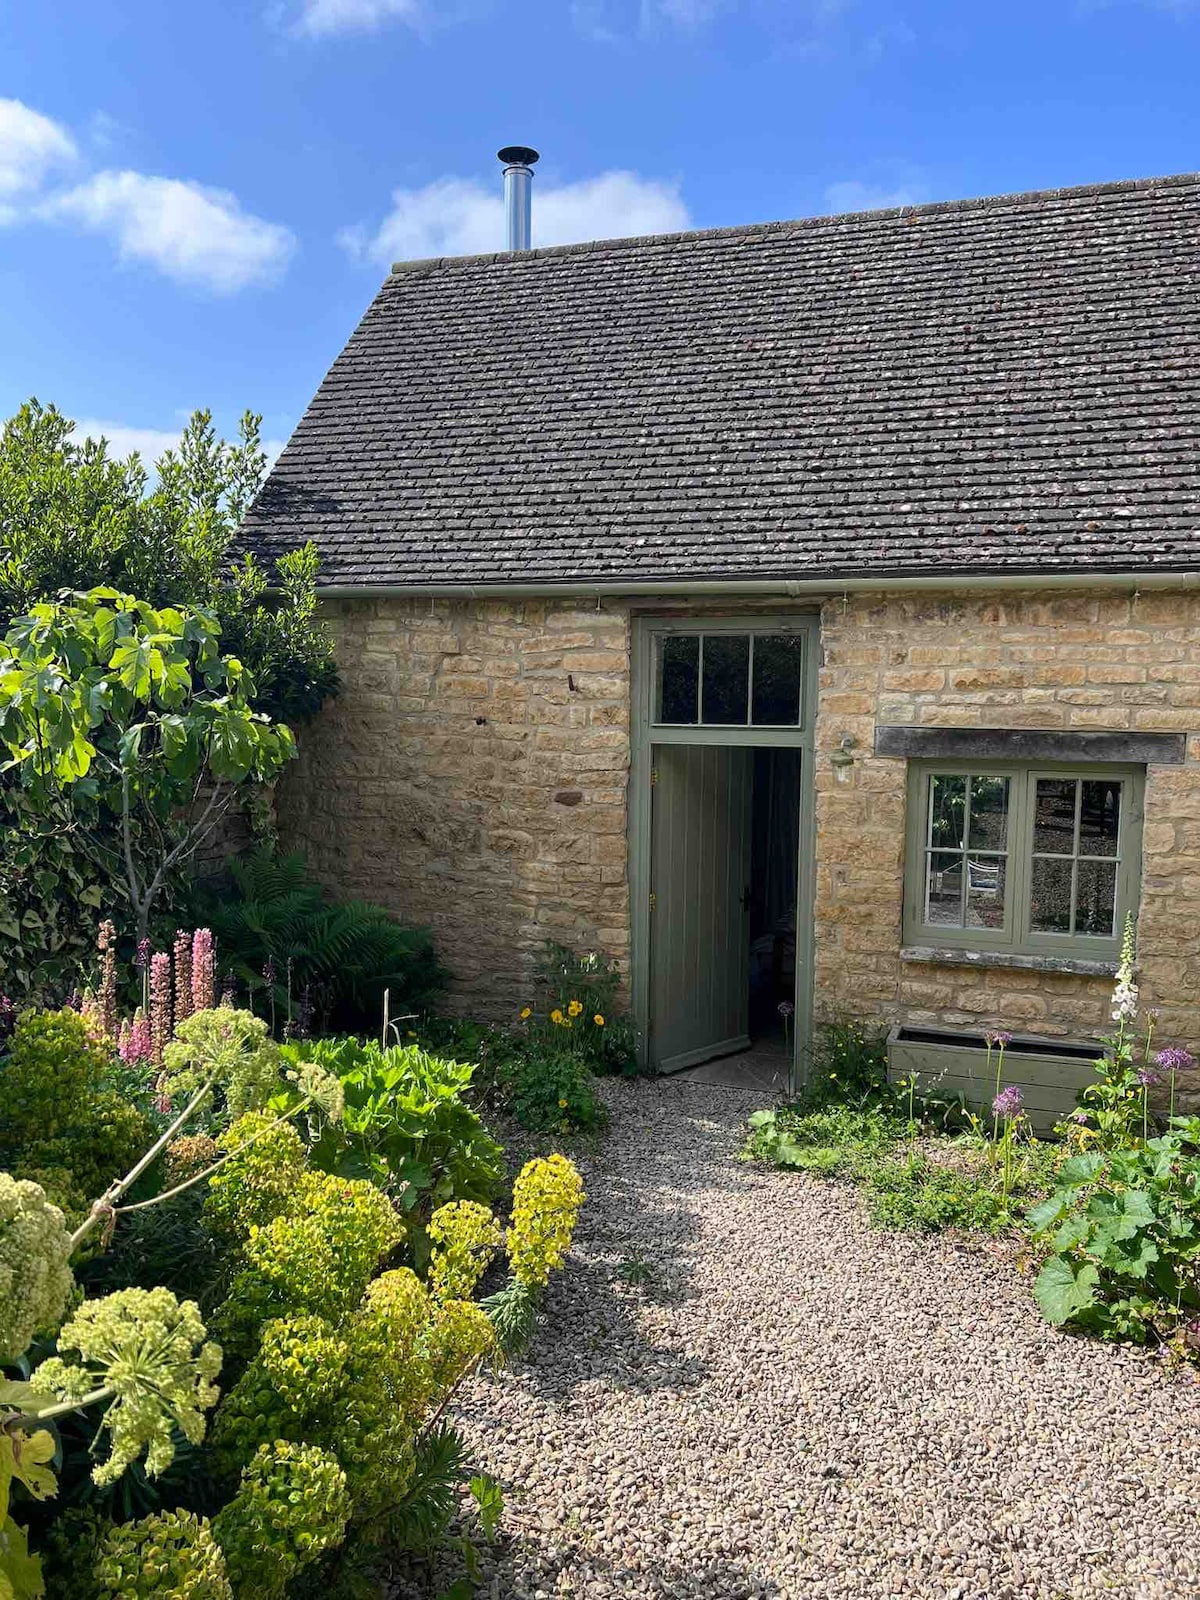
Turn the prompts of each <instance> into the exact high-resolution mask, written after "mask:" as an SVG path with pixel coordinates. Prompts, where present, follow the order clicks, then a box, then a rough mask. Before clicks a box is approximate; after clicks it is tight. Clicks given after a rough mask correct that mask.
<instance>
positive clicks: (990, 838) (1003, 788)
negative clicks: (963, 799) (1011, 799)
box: [967, 773, 1008, 850]
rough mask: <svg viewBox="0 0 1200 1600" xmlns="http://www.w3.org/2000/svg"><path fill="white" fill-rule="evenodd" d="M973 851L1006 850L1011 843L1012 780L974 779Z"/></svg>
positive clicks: (972, 790) (972, 800)
mask: <svg viewBox="0 0 1200 1600" xmlns="http://www.w3.org/2000/svg"><path fill="white" fill-rule="evenodd" d="M970 816H971V821H970V826H969V829H968V832H969V835H970V837H969V838H968V840H967V843H968V844H969V845H970V847H971V849H972V850H1003V849H1004V848H1005V846H1006V845H1007V843H1008V779H1007V778H997V777H993V776H990V775H983V776H981V775H980V774H978V773H977V774H976V775H975V776H974V777H973V778H972V779H971V812H970Z"/></svg>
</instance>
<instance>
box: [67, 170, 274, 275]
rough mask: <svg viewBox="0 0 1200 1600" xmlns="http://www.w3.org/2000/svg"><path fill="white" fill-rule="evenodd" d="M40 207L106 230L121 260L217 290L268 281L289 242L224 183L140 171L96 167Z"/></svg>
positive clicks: (96, 231) (103, 232) (100, 231)
mask: <svg viewBox="0 0 1200 1600" xmlns="http://www.w3.org/2000/svg"><path fill="white" fill-rule="evenodd" d="M39 214H40V215H41V216H43V217H47V218H50V219H65V220H67V221H71V222H76V223H78V224H80V225H81V226H82V227H85V228H90V229H91V230H92V231H93V232H95V233H102V234H106V235H108V237H110V238H111V239H112V240H113V241H114V242H115V244H116V246H117V250H118V253H119V255H120V256H121V258H122V259H123V260H127V261H145V262H148V263H149V264H150V265H151V266H153V267H156V268H157V269H158V271H160V272H162V273H163V274H164V275H165V276H167V277H168V278H174V279H176V280H177V281H179V282H181V283H188V284H195V285H199V286H201V287H203V288H207V289H212V290H214V291H215V292H217V293H219V294H230V293H233V292H234V291H235V290H238V289H244V288H246V287H247V286H248V285H249V284H252V283H264V282H270V281H271V280H272V279H274V278H275V277H277V276H278V274H279V273H280V272H281V271H282V270H283V268H284V267H285V266H286V264H287V261H288V259H289V257H290V256H291V254H292V251H293V250H294V249H295V244H296V241H295V238H294V236H293V235H292V234H291V233H290V232H289V231H288V229H287V228H283V227H280V226H279V225H278V224H277V223H274V222H265V221H264V220H263V219H262V218H261V217H255V216H252V215H250V214H249V213H248V212H245V211H243V210H242V209H241V206H240V205H239V203H238V200H237V197H236V196H235V195H232V194H230V193H228V192H227V191H226V190H224V189H207V188H204V187H202V186H201V185H200V184H198V183H185V182H183V181H181V180H180V179H178V178H155V177H150V176H147V175H146V174H145V173H141V172H97V173H96V174H95V175H94V176H93V177H91V178H89V179H87V181H86V182H85V183H81V184H79V185H78V186H77V187H76V188H73V189H68V190H67V191H66V192H65V193H63V194H59V195H55V196H53V197H52V198H50V199H49V200H46V201H45V202H43V204H42V205H41V206H40V207H39Z"/></svg>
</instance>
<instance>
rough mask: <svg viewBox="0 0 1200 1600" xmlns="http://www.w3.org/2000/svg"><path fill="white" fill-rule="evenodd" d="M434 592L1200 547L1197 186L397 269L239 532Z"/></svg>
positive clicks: (1113, 189) (1178, 563)
mask: <svg viewBox="0 0 1200 1600" xmlns="http://www.w3.org/2000/svg"><path fill="white" fill-rule="evenodd" d="M246 535H247V540H248V543H249V544H250V545H251V546H252V547H255V548H257V549H258V550H260V552H261V553H262V554H264V555H266V556H271V555H273V554H276V553H278V552H279V551H281V550H283V549H285V548H288V547H290V546H291V545H293V544H294V543H295V542H296V541H297V540H299V539H302V538H309V537H311V538H314V539H315V540H316V541H317V543H318V545H319V546H320V549H321V552H322V556H323V560H324V571H323V580H324V581H325V582H326V583H331V584H337V585H359V584H361V585H369V584H373V583H385V584H402V585H403V584H412V585H418V584H420V585H434V584H436V585H441V584H499V583H527V582H547V581H549V582H563V583H579V582H581V581H583V582H585V581H588V580H596V581H598V582H606V583H619V582H626V581H636V582H646V581H651V580H671V581H677V580H680V579H684V580H690V579H703V580H712V579H777V578H778V579H789V578H790V579H813V578H816V579H822V578H825V577H828V578H830V579H831V580H836V579H838V578H845V577H848V576H855V577H864V576H865V577H874V576H879V577H881V578H882V577H887V576H898V575H911V574H931V573H932V574H942V573H944V574H946V575H947V576H948V577H950V576H952V575H954V574H968V573H981V574H996V573H1001V574H1003V573H1012V574H1014V575H1016V574H1024V573H1032V574H1039V573H1061V572H1100V571H1104V570H1109V571H1125V570H1130V571H1135V570H1136V571H1144V570H1148V569H1155V570H1173V569H1185V568H1195V567H1197V566H1200V174H1191V175H1188V176H1183V177H1175V178H1163V179H1156V180H1147V181H1140V182H1130V183H1116V184H1109V185H1104V186H1100V187H1091V188H1084V189H1068V190H1059V191H1054V192H1047V193H1037V194H1024V195H1015V196H1006V197H1003V198H1000V199H992V200H972V201H965V202H960V203H956V204H947V205H930V206H920V207H915V208H909V207H905V208H902V209H900V210H891V211H875V212H867V213H862V214H859V215H855V216H843V217H818V218H813V219H811V220H807V221H801V222H782V223H771V224H767V225H765V226H758V227H746V228H729V229H721V230H718V231H714V232H705V233H688V234H674V235H669V236H664V237H659V238H643V239H626V240H616V241H609V242H604V243H596V244H588V245H572V246H567V247H563V248H559V249H551V250H535V251H530V252H528V253H524V254H517V255H509V254H502V255H491V256H475V257H459V258H454V259H447V260H435V261H419V262H410V263H404V264H402V265H401V266H399V267H397V268H396V269H395V271H394V272H393V273H392V275H391V276H390V277H389V278H388V280H387V282H386V283H385V284H384V285H383V287H382V288H381V289H380V291H379V293H378V295H377V296H376V297H375V300H374V302H373V303H372V305H371V306H370V308H369V310H368V311H367V313H366V315H365V316H364V317H363V320H362V321H361V323H360V324H359V326H358V327H357V329H356V330H355V332H354V334H353V335H352V336H351V338H350V341H349V343H348V344H347V346H346V348H345V349H344V350H343V351H342V353H341V355H340V356H339V357H338V358H337V360H336V361H335V362H334V364H333V366H332V367H331V368H330V371H329V373H328V375H327V376H326V378H325V381H324V382H323V383H322V385H321V387H320V389H319V390H318V391H317V394H316V397H315V399H314V400H313V402H312V404H311V405H310V406H309V408H308V410H307V412H306V413H305V415H304V418H303V420H302V421H301V423H300V425H299V427H298V428H297V429H296V431H295V433H294V434H293V435H292V438H291V441H290V442H289V444H288V446H287V448H286V450H285V451H284V452H283V454H282V456H281V457H280V458H279V461H278V462H277V463H276V465H275V468H274V470H273V471H272V473H271V475H270V479H269V481H268V483H267V485H266V487H265V489H264V491H263V494H262V495H261V497H260V499H259V501H258V504H257V505H256V507H255V508H254V510H253V511H252V513H251V515H250V517H249V519H248V522H247V526H246Z"/></svg>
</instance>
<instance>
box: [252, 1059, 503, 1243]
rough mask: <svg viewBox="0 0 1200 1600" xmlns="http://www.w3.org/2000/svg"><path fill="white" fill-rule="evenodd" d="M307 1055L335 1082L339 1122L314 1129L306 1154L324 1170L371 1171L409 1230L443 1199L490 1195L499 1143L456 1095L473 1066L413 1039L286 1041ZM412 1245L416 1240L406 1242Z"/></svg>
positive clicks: (499, 1169) (499, 1163)
mask: <svg viewBox="0 0 1200 1600" xmlns="http://www.w3.org/2000/svg"><path fill="white" fill-rule="evenodd" d="M283 1054H284V1058H285V1060H288V1061H291V1060H295V1059H298V1058H299V1057H300V1056H301V1055H308V1056H311V1058H312V1059H313V1060H314V1061H315V1062H316V1063H317V1064H318V1065H320V1066H322V1067H323V1068H324V1069H325V1070H326V1071H327V1072H330V1073H336V1074H337V1076H338V1078H339V1079H340V1081H341V1084H342V1090H343V1096H344V1104H343V1110H342V1116H341V1119H340V1121H338V1122H337V1123H336V1124H329V1125H327V1126H326V1127H325V1128H323V1129H322V1131H321V1133H320V1136H319V1137H318V1138H317V1139H316V1140H315V1141H314V1143H313V1145H312V1147H311V1151H310V1159H311V1160H312V1163H313V1165H314V1166H316V1167H319V1168H320V1169H321V1170H322V1171H324V1172H333V1173H337V1174H339V1175H341V1176H345V1177H370V1178H372V1179H374V1181H375V1182H376V1183H379V1184H381V1185H382V1186H383V1187H384V1188H385V1189H386V1190H387V1191H388V1193H389V1194H390V1195H392V1196H393V1198H395V1200H396V1201H397V1203H398V1205H399V1206H400V1209H401V1211H402V1212H403V1213H404V1216H405V1218H406V1220H407V1221H408V1222H409V1225H410V1228H412V1229H413V1230H414V1235H415V1234H416V1232H417V1230H420V1229H421V1228H423V1226H424V1224H425V1223H426V1222H427V1221H428V1220H429V1216H430V1213H431V1212H432V1211H433V1209H434V1207H435V1206H439V1205H443V1204H444V1203H445V1202H446V1201H448V1200H476V1201H480V1202H487V1201H490V1200H492V1199H493V1198H494V1197H495V1195H496V1193H497V1191H498V1189H499V1187H500V1182H501V1179H502V1177H503V1173H504V1161H503V1155H504V1153H503V1151H502V1150H501V1148H500V1146H499V1145H498V1144H497V1143H496V1141H495V1140H494V1139H493V1138H492V1137H491V1135H490V1134H489V1133H488V1131H487V1129H486V1128H485V1127H484V1125H483V1123H482V1122H481V1121H480V1119H479V1117H478V1115H477V1114H476V1113H475V1112H474V1111H473V1110H472V1109H471V1107H470V1106H469V1105H467V1103H466V1101H465V1099H464V1096H465V1094H466V1093H467V1091H468V1089H469V1088H470V1085H471V1080H472V1078H473V1076H474V1073H475V1068H474V1067H473V1066H471V1065H468V1064H466V1063H464V1062H461V1061H452V1060H449V1059H448V1058H446V1057H445V1056H438V1055H432V1054H430V1053H429V1052H428V1051H426V1050H422V1049H421V1048H420V1047H419V1046H417V1045H406V1046H400V1045H394V1046H392V1047H391V1048H390V1049H387V1050H385V1049H382V1048H381V1047H380V1046H379V1045H377V1044H373V1043H368V1044H360V1043H358V1041H357V1040H354V1039H346V1040H341V1041H339V1042H338V1043H336V1044H335V1043H333V1042H330V1041H320V1042H317V1043H314V1044H306V1045H302V1046H285V1047H284V1051H283ZM410 1242H411V1243H412V1244H414V1245H415V1246H416V1247H417V1248H418V1249H419V1248H421V1242H420V1240H419V1238H416V1237H414V1238H413V1239H412V1240H410Z"/></svg>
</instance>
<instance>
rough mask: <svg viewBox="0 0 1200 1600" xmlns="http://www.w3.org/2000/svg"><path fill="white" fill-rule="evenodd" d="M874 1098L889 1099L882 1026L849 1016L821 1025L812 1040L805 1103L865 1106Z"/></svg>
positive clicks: (889, 1091)
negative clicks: (874, 1025)
mask: <svg viewBox="0 0 1200 1600" xmlns="http://www.w3.org/2000/svg"><path fill="white" fill-rule="evenodd" d="M878 1099H884V1100H890V1099H891V1089H890V1087H889V1084H888V1075H887V1031H886V1029H880V1028H877V1027H872V1026H871V1025H870V1024H869V1023H865V1022H861V1021H858V1020H857V1019H855V1018H853V1017H838V1018H834V1019H833V1020H831V1021H829V1022H826V1023H823V1024H821V1025H820V1026H819V1027H818V1028H817V1030H816V1034H815V1037H814V1040H813V1049H812V1059H811V1063H810V1067H809V1076H808V1082H807V1084H806V1085H805V1094H804V1100H805V1103H806V1104H810V1105H823V1104H829V1103H838V1102H848V1103H851V1104H855V1103H858V1104H862V1105H866V1104H868V1103H870V1102H871V1101H873V1100H878Z"/></svg>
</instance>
